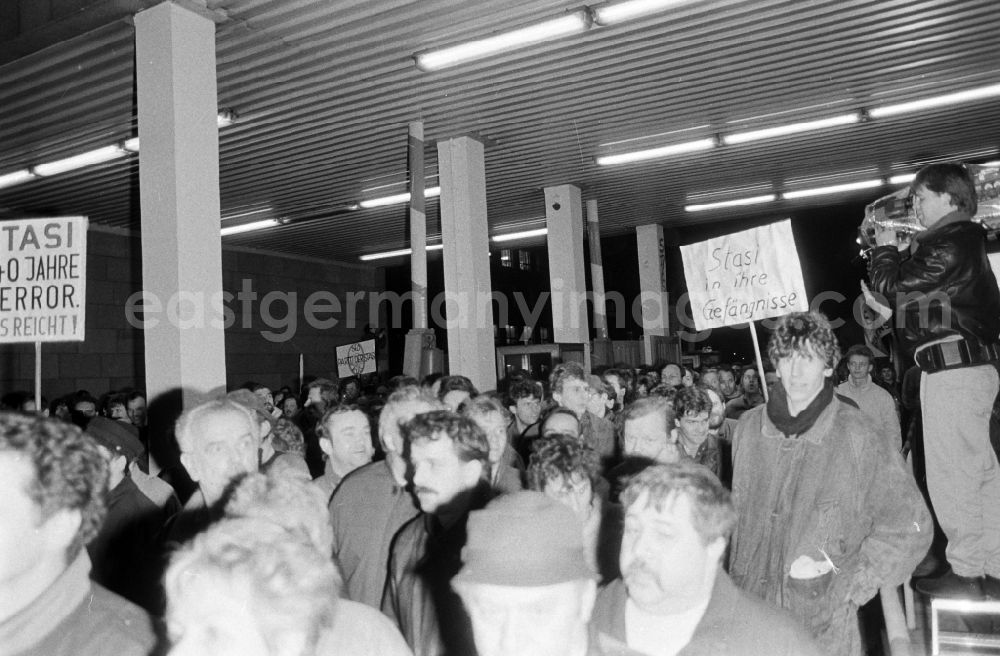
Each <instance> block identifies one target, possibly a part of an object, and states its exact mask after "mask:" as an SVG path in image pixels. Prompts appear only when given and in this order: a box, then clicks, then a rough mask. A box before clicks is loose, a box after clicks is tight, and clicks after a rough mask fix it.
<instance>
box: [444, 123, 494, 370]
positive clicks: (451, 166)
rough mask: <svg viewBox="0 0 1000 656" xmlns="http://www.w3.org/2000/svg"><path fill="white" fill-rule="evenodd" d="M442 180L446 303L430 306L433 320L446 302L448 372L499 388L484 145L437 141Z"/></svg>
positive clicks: (468, 139)
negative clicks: (494, 343)
mask: <svg viewBox="0 0 1000 656" xmlns="http://www.w3.org/2000/svg"><path fill="white" fill-rule="evenodd" d="M438 176H439V180H440V183H441V201H440V202H441V240H442V242H443V243H444V250H443V257H444V299H434V300H433V301H432V303H431V306H430V312H431V317H432V318H434V319H435V320H438V321H441V316H440V315H441V306H442V305H443V304H444V303H447V311H446V312H447V323H446V325H447V328H448V370H449V372H450V373H453V374H462V375H463V376H468V377H469V378H470V379H471V380H472V382H473V384H475V386H476V387H477V388H478V389H481V390H490V389H495V388H496V385H497V373H496V357H495V351H494V347H493V303H492V296H491V295H492V291H493V286H492V281H491V280H490V244H489V226H488V224H487V222H486V165H485V162H484V159H483V144H482V143H480V142H478V141H476V140H475V139H472V138H471V137H459V138H457V139H448V140H446V141H439V142H438Z"/></svg>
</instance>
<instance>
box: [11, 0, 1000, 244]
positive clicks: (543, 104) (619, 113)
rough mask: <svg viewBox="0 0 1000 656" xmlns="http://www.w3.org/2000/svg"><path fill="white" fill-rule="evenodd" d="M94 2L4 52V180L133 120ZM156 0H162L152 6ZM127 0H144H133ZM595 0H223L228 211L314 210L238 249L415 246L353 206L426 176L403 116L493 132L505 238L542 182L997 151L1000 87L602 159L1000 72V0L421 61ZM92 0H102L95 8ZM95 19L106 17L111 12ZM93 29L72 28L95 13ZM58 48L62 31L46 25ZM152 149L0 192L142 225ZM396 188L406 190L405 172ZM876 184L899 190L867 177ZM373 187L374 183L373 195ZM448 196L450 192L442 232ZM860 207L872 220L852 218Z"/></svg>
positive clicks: (126, 80)
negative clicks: (690, 147) (420, 56)
mask: <svg viewBox="0 0 1000 656" xmlns="http://www.w3.org/2000/svg"><path fill="white" fill-rule="evenodd" d="M96 4H98V5H101V7H100V8H101V9H102V10H103V13H102V14H101V18H102V22H104V23H105V24H103V25H102V26H100V27H97V28H96V29H92V28H93V27H94V20H93V15H91V19H92V20H89V21H88V20H86V17H85V16H77V17H76V18H75V19H73V20H70V21H67V20H66V19H64V20H63V21H62V23H61V25H60V28H61V29H62V30H63V33H64V32H65V30H66V29H67V24H69V25H73V24H76V25H78V26H79V29H80V30H81V32H83V30H87V31H86V32H83V33H80V34H79V35H78V36H76V37H74V38H71V39H69V40H64V41H61V42H59V43H57V44H55V45H51V46H50V47H46V48H44V49H39V50H37V51H36V52H32V53H31V54H28V55H25V56H20V53H21V52H23V51H24V49H25V47H26V43H27V45H28V49H29V50H30V45H31V43H32V35H31V34H27V35H23V36H22V37H20V38H19V39H18V42H17V44H16V45H17V50H16V52H15V49H14V44H13V43H8V44H0V61H6V62H8V63H6V64H5V65H3V66H2V67H0V143H2V144H3V147H2V150H0V174H2V173H5V172H7V171H9V170H13V169H17V168H21V167H23V166H26V165H30V164H32V163H36V162H39V161H45V160H51V159H54V158H56V157H59V156H64V155H67V154H72V153H76V152H81V151H84V150H88V149H90V148H93V147H96V146H100V145H105V144H108V143H111V142H114V141H117V140H123V139H126V138H129V137H131V136H134V135H135V122H136V121H135V99H134V92H133V75H134V72H133V56H134V44H133V39H134V32H133V27H132V24H131V21H130V11H129V10H130V9H131V10H135V9H136V8H137V6H138V3H134V2H133V3H128V2H118V3H108V2H105V3H96ZM144 4H150V3H148V2H147V3H144ZM118 5H123V6H122V7H118ZM579 6H580V4H579V2H546V1H543V0H504V1H492V0H491V1H485V0H481V1H475V2H474V1H469V0H411V1H402V0H325V1H321V0H283V1H279V0H256V1H252V0H221V1H217V2H211V3H209V7H208V9H209V10H212V11H214V12H216V14H217V16H218V17H219V18H220V21H221V22H219V24H218V26H217V32H216V35H217V36H216V43H217V52H218V83H219V106H220V107H228V108H232V109H234V110H235V111H236V112H237V113H238V115H239V116H240V119H239V121H238V122H237V123H236V124H234V125H233V126H230V127H228V128H225V129H224V130H222V131H221V132H220V172H221V193H222V207H223V215H224V216H227V215H231V214H236V213H240V212H246V211H249V210H255V209H265V208H269V209H268V211H269V212H270V213H272V214H273V215H275V216H281V217H288V218H291V219H293V220H296V221H298V222H297V223H292V224H290V225H285V226H281V227H278V228H273V229H269V230H265V231H260V232H256V233H247V234H244V235H239V236H234V237H230V238H227V243H229V242H230V241H231V243H234V244H239V245H242V246H251V247H257V248H266V249H271V250H278V251H284V252H289V253H298V254H302V255H311V256H319V257H328V258H335V259H342V260H349V261H352V260H356V258H357V257H358V255H360V254H362V253H368V252H373V251H378V250H385V249H389V248H398V247H400V246H402V245H405V242H406V220H407V214H406V208H405V207H404V206H395V207H388V208H381V209H371V210H356V211H348V210H347V209H346V208H347V207H348V206H350V205H352V204H353V203H355V202H357V201H358V200H360V199H361V198H362V197H364V196H365V195H366V194H365V190H366V189H370V188H373V187H376V186H382V187H383V192H382V193H388V192H392V191H403V190H405V188H404V186H403V183H404V181H405V176H406V127H407V124H408V123H409V122H410V121H413V120H417V119H422V120H423V121H424V122H425V132H426V135H427V139H428V146H427V152H426V157H427V166H428V170H429V172H430V173H432V174H433V173H434V171H435V166H436V148H435V147H434V143H433V142H434V141H435V140H438V139H445V138H448V137H453V136H458V135H462V134H470V133H471V134H476V135H479V136H481V137H482V138H483V139H484V140H485V143H486V174H487V192H488V198H487V201H488V208H489V217H490V224H491V226H492V228H493V230H495V231H503V230H505V229H508V228H509V227H514V226H517V227H524V226H526V225H531V224H532V222H533V221H538V222H539V223H540V222H541V220H542V217H544V198H543V192H542V189H543V188H544V187H545V186H548V185H553V184H563V183H573V184H577V185H579V186H581V187H582V188H583V189H584V196H585V198H596V199H597V200H598V203H599V208H600V218H601V224H602V231H603V233H604V234H615V233H621V232H624V231H627V230H629V229H630V228H631V227H632V226H635V225H638V224H643V223H650V222H663V223H665V224H668V225H683V224H686V223H691V222H694V221H714V220H720V219H731V218H733V217H734V216H740V215H747V214H749V213H751V212H775V211H776V210H779V211H780V210H785V209H794V208H795V207H800V206H801V205H802V204H806V203H808V204H812V205H815V204H821V203H824V202H829V200H828V199H822V198H818V199H810V200H802V201H781V203H780V204H778V205H776V206H773V207H769V208H767V209H760V208H758V209H751V208H742V209H735V210H723V211H716V212H709V213H699V214H687V213H685V212H684V210H683V205H684V204H685V199H686V198H688V197H692V196H694V195H697V194H702V193H703V192H707V191H712V190H721V189H729V188H733V187H752V186H756V185H762V186H764V187H770V186H772V185H776V186H777V187H779V188H780V187H782V186H783V185H785V184H788V182H789V181H790V180H793V179H800V178H808V177H817V178H821V177H823V176H826V175H829V174H835V173H840V172H852V171H854V172H861V171H865V170H868V171H871V172H872V173H875V174H878V175H886V174H889V173H890V172H893V167H894V166H895V167H897V168H900V169H907V170H909V169H908V167H907V164H911V165H912V162H915V161H920V160H924V159H927V158H934V157H954V156H960V157H965V158H971V157H975V158H977V159H980V160H982V159H984V158H990V157H994V156H995V154H996V147H997V146H998V145H1000V120H998V119H1000V100H998V99H991V100H984V101H979V102H974V103H970V104H967V105H963V106H960V107H952V108H947V109H940V110H936V111H925V112H921V113H917V114H911V115H906V116H901V117H898V118H885V119H879V120H873V121H870V122H866V123H863V124H858V125H850V126H845V127H841V128H833V129H829V130H825V131H820V132H815V133H808V134H799V135H794V136H789V137H784V138H779V139H773V140H770V141H765V142H760V143H752V144H743V145H734V146H725V147H719V148H716V149H713V150H711V151H708V152H704V153H697V154H688V155H681V156H676V157H672V158H666V159H661V160H656V161H649V162H643V163H636V164H631V165H625V166H617V167H598V166H597V165H596V164H595V162H594V158H595V157H596V156H597V155H599V154H604V153H609V152H619V151H624V150H634V149H639V148H645V147H652V146H656V145H662V144H665V143H673V142H678V141H689V140H691V139H696V138H703V137H709V136H714V135H717V134H719V133H729V132H733V131H735V130H739V129H753V128H757V127H769V126H772V125H777V124H783V123H788V122H796V121H801V120H808V119H813V118H821V117H826V116H831V115H836V114H841V113H844V112H850V111H855V110H858V109H861V108H867V107H872V106H876V105H884V104H887V103H895V102H900V101H905V100H910V99H913V98H923V97H928V96H934V95H939V94H942V93H947V92H951V91H955V90H961V89H966V88H972V87H978V86H983V85H986V84H996V83H997V82H1000V74H998V71H1000V36H998V35H1000V11H997V3H996V1H995V0H917V1H914V0H882V1H872V0H808V1H807V0H759V1H753V2H739V1H736V0H706V1H703V2H686V3H683V4H681V5H679V6H677V7H675V8H673V9H669V10H666V11H664V12H662V13H659V14H654V15H652V16H648V17H645V18H641V19H637V20H634V21H631V22H628V23H624V24H622V25H620V26H615V27H603V26H597V25H595V26H594V27H592V28H591V29H590V30H589V31H587V32H585V33H583V34H581V35H578V36H572V37H566V38H562V39H558V40H555V41H551V42H548V43H545V44H542V45H538V46H534V47H531V48H527V49H525V50H523V51H520V52H517V53H510V54H504V55H500V56H495V57H491V58H489V59H488V60H485V61H482V62H474V63H469V64H465V65H461V66H457V67H454V68H451V69H447V70H445V71H442V72H437V73H425V72H422V71H420V70H418V69H417V68H416V67H415V66H414V64H413V61H412V55H413V53H415V52H417V51H420V50H424V49H427V48H431V47H435V46H440V45H445V44H451V43H454V42H458V41H462V40H465V39H469V38H476V37H482V36H485V35H488V34H490V33H491V32H494V31H498V30H505V29H509V28H512V27H517V26H520V25H524V24H527V23H531V22H532V21H536V20H540V19H544V18H551V17H555V16H558V15H560V14H561V13H563V12H565V11H568V10H574V9H577V8H579ZM92 7H93V5H92ZM91 11H95V12H96V9H92V10H91ZM74 20H75V23H74ZM35 44H36V45H37V47H41V46H42V45H46V44H45V43H44V41H43V39H42V38H40V37H39V38H36V39H35ZM137 176H138V158H137V157H131V158H128V159H123V160H116V161H114V162H111V163H108V164H104V165H99V166H94V167H90V168H87V169H83V170H79V171H76V172H72V173H67V174H63V175H60V176H54V177H51V178H45V179H39V180H34V181H31V182H28V183H25V184H22V185H19V186H16V187H10V188H7V189H3V190H0V207H4V208H8V210H10V211H12V212H15V213H16V212H33V213H34V212H53V213H56V212H57V213H60V214H86V215H88V216H90V217H91V220H93V221H96V222H98V223H103V224H107V225H112V226H119V227H133V228H138V227H139V220H138V213H139V212H138V207H139V205H138V181H137ZM392 185H395V187H393V186H392ZM858 193H859V194H860V196H861V197H865V198H872V197H874V196H877V195H879V194H880V193H883V192H880V191H878V190H876V191H875V192H873V191H871V190H869V191H867V192H865V191H862V192H858ZM367 195H372V194H367ZM436 215H437V202H436V201H433V200H432V201H429V203H428V219H429V224H430V231H431V232H436V231H437V229H436V223H437V216H436ZM845 220H852V221H859V220H860V217H845Z"/></svg>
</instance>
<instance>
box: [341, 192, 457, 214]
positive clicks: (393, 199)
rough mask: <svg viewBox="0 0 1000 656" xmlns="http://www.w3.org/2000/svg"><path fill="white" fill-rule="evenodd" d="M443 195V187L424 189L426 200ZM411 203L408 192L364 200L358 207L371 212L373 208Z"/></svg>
mask: <svg viewBox="0 0 1000 656" xmlns="http://www.w3.org/2000/svg"><path fill="white" fill-rule="evenodd" d="M440 195H441V187H429V188H427V189H424V198H435V197H437V196H440ZM409 202H410V192H408V191H406V192H403V193H401V194H393V195H392V196H382V197H381V198H369V199H368V200H363V201H361V202H360V203H358V205H360V206H361V207H362V208H363V209H366V210H369V209H371V208H373V207H385V206H386V205H399V204H401V203H409Z"/></svg>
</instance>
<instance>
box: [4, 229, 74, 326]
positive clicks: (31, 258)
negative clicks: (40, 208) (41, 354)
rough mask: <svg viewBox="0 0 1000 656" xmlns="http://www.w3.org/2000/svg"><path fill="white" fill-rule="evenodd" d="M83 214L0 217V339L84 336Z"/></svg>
mask: <svg viewBox="0 0 1000 656" xmlns="http://www.w3.org/2000/svg"><path fill="white" fill-rule="evenodd" d="M86 283H87V219H86V217H82V216H74V217H61V218H51V219H15V220H10V221H2V222H0V343H13V342H35V343H39V342H68V341H83V339H84V318H85V310H86V298H87V286H86Z"/></svg>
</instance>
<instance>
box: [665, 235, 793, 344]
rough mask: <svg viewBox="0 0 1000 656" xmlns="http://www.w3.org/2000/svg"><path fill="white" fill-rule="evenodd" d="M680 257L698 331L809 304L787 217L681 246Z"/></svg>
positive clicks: (790, 310) (744, 321)
mask: <svg viewBox="0 0 1000 656" xmlns="http://www.w3.org/2000/svg"><path fill="white" fill-rule="evenodd" d="M681 257H682V259H683V260H684V277H685V278H686V279H687V288H688V296H689V298H690V299H691V314H692V315H693V318H694V324H695V328H697V329H698V330H708V329H710V328H721V327H723V326H733V325H738V324H744V323H747V322H749V321H759V320H760V319H767V318H770V317H779V316H781V315H784V314H788V313H789V312H804V311H806V310H808V309H809V303H808V299H807V298H806V289H805V285H804V284H803V282H802V269H801V267H800V266H799V256H798V253H797V252H796V250H795V240H794V239H793V238H792V225H791V222H790V221H788V220H787V219H786V220H785V221H779V222H777V223H772V224H770V225H766V226H762V227H760V228H753V229H751V230H744V231H742V232H734V233H732V234H730V235H725V236H723V237H717V238H715V239H709V240H707V241H703V242H699V243H697V244H691V245H690V246H681Z"/></svg>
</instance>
